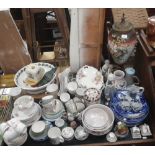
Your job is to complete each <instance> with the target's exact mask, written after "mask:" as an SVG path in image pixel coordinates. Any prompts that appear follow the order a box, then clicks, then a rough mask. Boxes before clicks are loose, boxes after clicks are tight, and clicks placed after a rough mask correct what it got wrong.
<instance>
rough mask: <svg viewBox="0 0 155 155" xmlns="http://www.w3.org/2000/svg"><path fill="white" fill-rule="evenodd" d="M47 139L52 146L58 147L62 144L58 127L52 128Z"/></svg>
mask: <svg viewBox="0 0 155 155" xmlns="http://www.w3.org/2000/svg"><path fill="white" fill-rule="evenodd" d="M48 137H49V139H50V142H51V143H52V144H53V145H58V144H60V143H63V142H64V138H63V137H62V135H61V130H60V129H59V128H58V127H52V128H50V129H49V131H48Z"/></svg>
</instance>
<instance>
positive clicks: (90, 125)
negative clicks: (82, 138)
mask: <svg viewBox="0 0 155 155" xmlns="http://www.w3.org/2000/svg"><path fill="white" fill-rule="evenodd" d="M82 123H83V127H84V128H85V130H86V131H87V132H88V133H90V134H93V135H104V134H106V133H107V132H109V131H110V130H111V129H112V126H113V123H114V114H113V111H112V110H111V109H110V108H109V107H107V106H105V105H101V104H96V105H90V106H89V107H87V108H86V109H85V110H84V111H83V112H82Z"/></svg>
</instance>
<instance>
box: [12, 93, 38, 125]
mask: <svg viewBox="0 0 155 155" xmlns="http://www.w3.org/2000/svg"><path fill="white" fill-rule="evenodd" d="M12 117H13V118H18V119H19V120H20V121H21V122H23V123H24V124H25V125H26V126H31V125H32V124H33V123H34V122H36V121H38V120H39V119H40V117H41V107H40V106H39V105H38V104H37V103H35V102H34V99H33V98H32V97H31V96H27V95H25V96H22V97H19V98H18V99H17V100H16V101H15V102H14V108H13V111H12Z"/></svg>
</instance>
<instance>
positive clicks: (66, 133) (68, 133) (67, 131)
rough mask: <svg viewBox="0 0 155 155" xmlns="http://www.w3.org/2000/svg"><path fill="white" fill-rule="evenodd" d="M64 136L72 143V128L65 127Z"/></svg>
mask: <svg viewBox="0 0 155 155" xmlns="http://www.w3.org/2000/svg"><path fill="white" fill-rule="evenodd" d="M62 136H63V138H64V139H65V140H66V141H70V140H72V139H73V138H74V130H73V128H71V127H65V128H63V129H62Z"/></svg>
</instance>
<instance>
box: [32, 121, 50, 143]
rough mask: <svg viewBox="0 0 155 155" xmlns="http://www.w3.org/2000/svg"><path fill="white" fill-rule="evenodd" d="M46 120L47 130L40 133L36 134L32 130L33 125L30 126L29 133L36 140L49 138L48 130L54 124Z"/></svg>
mask: <svg viewBox="0 0 155 155" xmlns="http://www.w3.org/2000/svg"><path fill="white" fill-rule="evenodd" d="M44 122H45V124H46V126H45V130H44V131H43V133H42V134H40V135H34V134H33V132H32V127H31V128H30V130H29V135H30V137H31V138H32V139H33V140H34V141H44V140H46V139H48V130H49V129H50V128H51V127H52V124H51V123H50V122H48V121H44Z"/></svg>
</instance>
